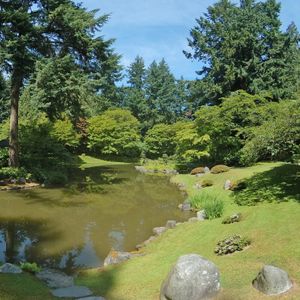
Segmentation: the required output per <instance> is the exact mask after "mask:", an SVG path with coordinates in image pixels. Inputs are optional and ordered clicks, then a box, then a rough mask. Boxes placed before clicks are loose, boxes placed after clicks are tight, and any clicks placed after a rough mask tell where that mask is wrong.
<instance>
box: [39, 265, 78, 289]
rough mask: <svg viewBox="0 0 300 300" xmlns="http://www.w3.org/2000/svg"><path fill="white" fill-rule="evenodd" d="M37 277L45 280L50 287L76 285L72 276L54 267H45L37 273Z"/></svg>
mask: <svg viewBox="0 0 300 300" xmlns="http://www.w3.org/2000/svg"><path fill="white" fill-rule="evenodd" d="M36 277H37V278H38V279H40V280H42V281H44V282H45V283H46V284H47V286H48V287H49V288H65V287H69V286H72V285H74V279H73V277H72V276H68V275H66V274H65V273H63V272H60V271H58V270H52V269H44V270H42V271H41V272H38V273H37V274H36Z"/></svg>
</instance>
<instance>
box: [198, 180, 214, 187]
mask: <svg viewBox="0 0 300 300" xmlns="http://www.w3.org/2000/svg"><path fill="white" fill-rule="evenodd" d="M200 184H201V187H203V188H204V187H208V186H212V185H214V182H213V181H212V180H209V179H205V180H202V182H201V183H200Z"/></svg>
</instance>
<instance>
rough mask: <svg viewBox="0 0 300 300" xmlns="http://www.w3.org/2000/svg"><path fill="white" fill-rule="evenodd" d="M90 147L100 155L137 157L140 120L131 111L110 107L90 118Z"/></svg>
mask: <svg viewBox="0 0 300 300" xmlns="http://www.w3.org/2000/svg"><path fill="white" fill-rule="evenodd" d="M88 122H89V126H88V147H89V148H90V149H91V150H92V151H93V152H95V153H96V154H98V155H100V154H102V155H111V156H128V157H137V156H138V155H139V152H140V144H139V142H140V133H139V122H138V120H137V119H136V118H135V117H134V116H132V114H131V113H130V111H128V110H123V109H110V110H107V111H106V112H104V113H103V114H102V115H99V116H95V117H92V118H91V119H89V121H88Z"/></svg>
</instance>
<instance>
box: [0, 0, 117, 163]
mask: <svg viewBox="0 0 300 300" xmlns="http://www.w3.org/2000/svg"><path fill="white" fill-rule="evenodd" d="M96 12H97V11H92V12H88V11H86V10H85V9H84V8H82V7H81V5H77V4H75V3H74V2H73V1H71V0H61V1H57V0H48V1H42V0H27V1H21V0H12V1H1V2H0V48H1V52H0V64H1V67H3V68H4V69H5V71H6V72H7V73H8V74H10V80H11V88H10V90H11V92H10V94H11V99H10V100H11V115H10V147H9V156H10V165H11V166H13V167H16V166H18V165H19V162H18V112H19V110H18V108H19V98H20V93H21V88H22V86H23V85H24V81H25V79H28V78H29V77H30V75H31V74H32V72H33V71H34V65H35V62H36V61H37V60H39V59H40V58H42V57H47V58H51V57H56V56H57V57H64V56H66V55H70V56H71V57H72V58H73V61H74V62H76V64H77V66H78V67H79V68H80V69H82V70H83V71H84V72H87V73H89V76H90V77H92V78H93V79H95V80H101V79H103V74H106V70H111V69H113V68H112V65H113V64H114V63H115V62H116V60H118V57H117V56H116V55H114V54H113V52H112V49H111V44H112V42H113V41H112V40H107V41H105V40H103V38H102V37H96V36H95V34H96V32H97V31H99V30H100V29H101V27H102V26H103V24H104V23H105V22H106V21H107V18H108V16H107V15H102V16H100V17H96ZM91 74H94V75H91ZM113 78H114V76H112V75H110V76H108V77H105V78H104V80H103V81H104V82H103V84H104V86H105V87H107V86H109V84H108V83H111V82H110V81H111V80H113ZM107 84H108V85H107ZM109 92H110V91H106V93H109Z"/></svg>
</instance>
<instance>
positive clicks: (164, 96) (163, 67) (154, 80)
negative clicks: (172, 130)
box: [146, 59, 176, 125]
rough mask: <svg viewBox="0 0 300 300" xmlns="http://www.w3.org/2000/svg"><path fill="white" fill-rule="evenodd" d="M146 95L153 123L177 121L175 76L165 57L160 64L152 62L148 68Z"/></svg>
mask: <svg viewBox="0 0 300 300" xmlns="http://www.w3.org/2000/svg"><path fill="white" fill-rule="evenodd" d="M146 97H147V101H148V105H149V109H150V111H151V122H152V125H154V124H157V123H173V122H175V120H176V115H175V110H174V108H175V106H176V84H175V78H174V76H173V74H172V73H171V72H170V69H169V66H168V65H167V63H166V62H165V60H164V59H163V60H162V61H161V62H160V63H159V64H157V62H156V61H154V62H152V64H151V65H150V66H149V68H148V70H147V77H146Z"/></svg>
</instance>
